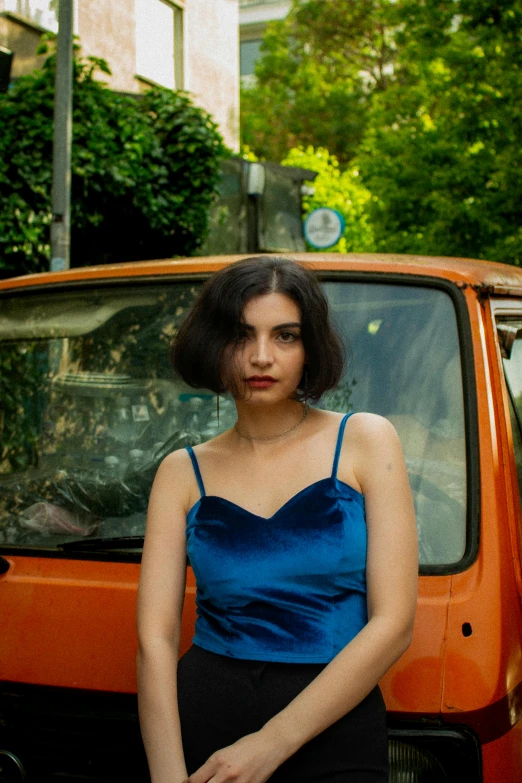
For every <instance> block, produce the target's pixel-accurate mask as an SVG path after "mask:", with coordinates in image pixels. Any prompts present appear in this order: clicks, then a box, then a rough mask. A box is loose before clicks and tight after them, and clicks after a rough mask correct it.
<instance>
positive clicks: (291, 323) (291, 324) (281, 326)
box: [241, 321, 301, 332]
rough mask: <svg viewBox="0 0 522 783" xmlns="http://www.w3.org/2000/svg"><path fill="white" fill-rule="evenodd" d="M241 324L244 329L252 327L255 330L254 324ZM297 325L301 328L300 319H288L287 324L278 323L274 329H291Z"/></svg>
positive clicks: (275, 330)
mask: <svg viewBox="0 0 522 783" xmlns="http://www.w3.org/2000/svg"><path fill="white" fill-rule="evenodd" d="M241 326H242V327H243V329H251V330H252V331H254V330H255V326H252V324H241ZM296 326H297V327H298V328H299V329H300V328H301V324H300V323H299V321H288V322H287V323H285V324H277V326H273V327H272V331H273V332H277V331H279V329H289V328H290V327H294V328H295V327H296Z"/></svg>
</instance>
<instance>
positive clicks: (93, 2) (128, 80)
mask: <svg viewBox="0 0 522 783" xmlns="http://www.w3.org/2000/svg"><path fill="white" fill-rule="evenodd" d="M77 13H78V22H77V29H78V35H79V37H80V43H81V46H82V53H83V54H86V55H94V56H95V57H103V58H104V59H105V60H107V62H108V63H109V66H110V69H111V71H112V76H107V74H100V73H98V74H96V77H97V78H99V79H101V80H102V81H106V82H107V83H108V84H109V85H110V87H112V89H113V90H121V91H125V92H138V90H139V85H138V83H137V81H136V79H135V78H134V74H135V72H136V53H135V40H136V30H135V25H134V0H112V2H107V0H106V1H105V2H100V0H79V2H78V12H77Z"/></svg>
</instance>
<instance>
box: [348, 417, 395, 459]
mask: <svg viewBox="0 0 522 783" xmlns="http://www.w3.org/2000/svg"><path fill="white" fill-rule="evenodd" d="M346 429H347V433H348V436H349V438H347V440H349V441H350V444H351V446H352V448H353V447H360V448H361V449H362V450H364V451H365V452H368V451H375V450H377V451H378V450H383V449H385V448H392V449H397V448H398V449H399V450H401V445H400V440H399V435H398V433H397V430H396V429H395V427H394V426H393V424H392V423H391V421H389V419H387V418H386V417H385V416H380V415H379V414H377V413H367V412H362V411H358V412H357V413H354V414H353V415H351V416H350V418H349V419H348V421H347V424H346Z"/></svg>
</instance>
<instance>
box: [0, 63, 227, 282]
mask: <svg viewBox="0 0 522 783" xmlns="http://www.w3.org/2000/svg"><path fill="white" fill-rule="evenodd" d="M54 65H55V61H54V56H51V57H50V58H48V60H47V61H46V63H45V65H44V67H43V69H42V70H40V71H35V72H34V73H33V74H31V75H29V76H25V77H22V78H20V79H19V80H18V81H17V82H16V84H15V86H14V87H13V88H12V89H11V90H10V91H9V92H7V93H6V94H4V95H2V96H0V126H1V127H2V134H0V197H1V201H0V275H1V276H4V277H7V276H10V275H13V274H25V273H28V272H38V271H43V270H45V269H48V267H49V258H50V247H49V230H50V228H49V227H50V222H51V213H50V204H51V180H52V170H51V155H52V123H53V98H54ZM97 68H98V69H101V70H102V71H105V72H109V70H108V66H107V64H106V63H105V62H104V61H103V60H100V59H98V58H88V59H87V60H80V59H79V58H78V57H76V58H75V61H74V86H73V93H74V104H73V105H74V108H73V154H72V199H71V201H72V204H71V207H72V209H71V226H72V229H71V262H72V265H73V266H81V265H83V264H97V263H102V262H118V261H123V260H134V259H145V258H154V257H156V258H157V257H171V256H173V255H189V254H191V253H192V252H193V251H194V250H195V249H196V248H197V247H198V245H199V244H200V243H201V241H202V240H203V238H204V236H205V233H206V229H207V221H208V208H209V205H210V203H211V200H212V198H213V194H214V192H215V190H216V186H217V183H218V180H219V162H220V159H221V157H222V156H223V154H224V153H225V147H224V145H223V142H222V139H221V137H220V135H219V133H218V131H217V127H216V125H215V123H214V122H213V121H212V119H211V118H210V116H209V115H208V114H207V113H206V112H204V111H203V110H201V109H199V108H196V107H194V106H193V105H192V103H191V101H190V100H189V98H188V97H187V96H186V95H185V94H183V93H177V92H172V91H170V90H167V89H161V88H157V89H153V90H150V91H148V92H147V93H145V94H144V95H143V96H136V97H133V96H130V95H122V94H118V93H115V92H113V91H112V90H110V89H108V88H107V87H106V86H105V85H104V84H103V83H101V82H99V81H97V80H95V79H94V76H93V74H94V70H95V69H97Z"/></svg>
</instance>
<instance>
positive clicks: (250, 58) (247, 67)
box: [240, 38, 261, 76]
mask: <svg viewBox="0 0 522 783" xmlns="http://www.w3.org/2000/svg"><path fill="white" fill-rule="evenodd" d="M260 53H261V38H256V39H254V40H253V41H241V44H240V73H241V76H252V75H253V73H254V68H255V64H256V61H257V60H259V57H260Z"/></svg>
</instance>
